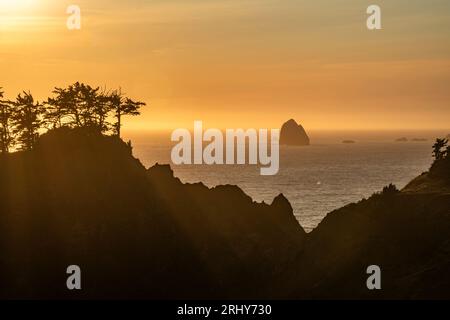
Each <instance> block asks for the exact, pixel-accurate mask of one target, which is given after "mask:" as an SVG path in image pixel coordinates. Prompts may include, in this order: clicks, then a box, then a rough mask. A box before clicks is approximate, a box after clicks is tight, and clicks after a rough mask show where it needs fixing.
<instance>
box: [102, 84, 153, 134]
mask: <svg viewBox="0 0 450 320" xmlns="http://www.w3.org/2000/svg"><path fill="white" fill-rule="evenodd" d="M109 98H110V101H111V109H112V110H113V112H114V117H115V118H116V122H115V123H114V133H115V134H116V135H117V136H119V137H120V129H121V127H122V116H138V115H140V114H141V113H140V108H141V107H143V106H145V105H146V104H145V103H144V102H140V101H134V100H132V99H130V98H127V97H125V96H124V94H123V93H122V91H121V90H120V89H119V90H116V91H114V92H113V93H112V94H111V95H110V96H109Z"/></svg>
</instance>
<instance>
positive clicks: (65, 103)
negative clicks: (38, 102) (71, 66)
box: [44, 86, 81, 128]
mask: <svg viewBox="0 0 450 320" xmlns="http://www.w3.org/2000/svg"><path fill="white" fill-rule="evenodd" d="M53 94H55V97H54V98H48V100H47V101H46V102H45V107H46V108H45V115H44V119H45V124H47V125H50V126H52V127H53V128H58V127H61V126H62V125H74V126H75V125H80V124H81V122H80V120H79V115H78V112H77V108H76V101H75V94H74V90H72V88H71V87H70V86H69V88H67V89H62V88H55V89H54V90H53Z"/></svg>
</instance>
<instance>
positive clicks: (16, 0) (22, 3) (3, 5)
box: [0, 0, 34, 13]
mask: <svg viewBox="0 0 450 320" xmlns="http://www.w3.org/2000/svg"><path fill="white" fill-rule="evenodd" d="M33 2H34V0H0V11H1V12H2V13H7V12H14V11H17V10H20V9H24V8H28V7H30V6H31V5H32V4H33Z"/></svg>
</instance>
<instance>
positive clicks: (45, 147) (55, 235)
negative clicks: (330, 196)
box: [0, 128, 305, 298]
mask: <svg viewBox="0 0 450 320" xmlns="http://www.w3.org/2000/svg"><path fill="white" fill-rule="evenodd" d="M0 194H1V195H2V201H1V202H0V248H1V252H2V255H1V257H0V276H1V277H2V279H1V281H0V282H1V283H2V285H1V286H0V296H1V297H6V298H10V297H23V298H48V297H66V298H72V297H74V298H92V297H94V298H104V297H113V298H120V297H126V298H131V297H134V298H169V297H172V298H175V297H176V298H180V297H186V298H196V297H197V298H214V297H249V296H252V297H253V296H254V297H264V296H267V295H270V294H272V289H271V287H272V281H273V280H272V279H274V278H275V277H276V276H277V275H280V274H283V273H284V272H285V269H286V266H288V265H290V263H292V261H294V260H295V259H296V258H297V256H298V255H299V254H300V252H301V249H302V245H303V242H304V239H305V232H304V231H303V229H302V228H301V227H300V225H299V224H298V222H297V221H296V219H295V217H294V216H293V213H292V208H291V206H290V204H289V202H288V201H287V200H286V199H285V198H284V197H283V196H282V195H280V196H279V197H277V198H276V199H275V200H274V201H273V203H272V205H268V204H260V203H255V202H253V200H252V199H251V198H250V197H249V196H247V195H246V194H245V193H244V192H242V190H240V189H239V188H238V187H235V186H220V187H217V188H213V189H208V188H207V187H205V186H204V185H203V184H193V185H188V184H182V183H181V182H180V181H179V180H178V179H176V178H174V177H173V174H172V171H171V169H170V167H169V166H159V165H156V166H155V167H153V168H150V169H149V170H148V171H147V170H146V169H145V168H144V167H143V166H142V165H141V164H140V162H139V161H138V160H136V159H134V158H133V157H132V156H131V150H130V147H129V146H127V145H126V144H125V143H124V142H122V141H121V140H120V139H118V138H116V137H105V136H102V135H100V134H98V133H96V132H93V131H89V130H86V129H77V130H70V129H64V128H63V129H58V130H57V131H53V132H50V133H48V134H45V135H43V136H42V137H41V138H40V140H39V142H38V144H37V145H36V147H35V149H34V150H33V151H30V152H20V153H15V154H11V155H7V156H5V157H2V158H0ZM71 264H77V265H79V266H80V267H81V269H82V271H83V290H82V291H80V292H69V291H68V290H67V289H66V287H65V281H66V280H65V279H66V277H67V275H66V273H65V271H66V268H67V266H69V265H71ZM262 279H264V280H262ZM273 294H275V295H276V293H275V292H273Z"/></svg>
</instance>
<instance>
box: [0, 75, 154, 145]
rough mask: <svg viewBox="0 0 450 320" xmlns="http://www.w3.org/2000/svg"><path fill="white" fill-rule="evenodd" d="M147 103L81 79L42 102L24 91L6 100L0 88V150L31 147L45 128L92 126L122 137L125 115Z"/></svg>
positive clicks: (137, 113) (135, 111)
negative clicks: (14, 97) (13, 98)
mask: <svg viewBox="0 0 450 320" xmlns="http://www.w3.org/2000/svg"><path fill="white" fill-rule="evenodd" d="M145 105H146V104H145V103H144V102H140V101H134V100H132V99H130V98H128V97H125V96H124V95H123V94H122V92H121V90H114V91H107V90H106V89H100V87H91V86H90V85H88V84H84V83H80V82H76V83H74V84H71V85H69V86H67V87H66V88H58V87H56V88H55V89H54V90H53V97H50V98H48V99H47V100H46V101H45V102H44V103H43V104H40V103H39V102H35V100H34V98H33V96H32V95H31V93H30V92H25V91H24V92H23V93H21V94H19V95H18V96H17V98H16V101H6V100H5V101H4V100H3V91H1V88H0V152H1V153H8V152H9V151H10V149H11V148H12V147H14V148H16V149H24V150H31V149H32V148H33V146H34V144H35V142H36V140H37V138H38V137H39V133H40V132H42V129H44V128H45V129H56V128H60V127H63V126H66V127H70V128H90V129H94V130H95V131H98V132H101V133H103V134H107V133H108V132H112V133H113V134H114V135H117V136H119V137H120V128H121V126H122V116H128V115H129V116H137V115H139V114H140V108H141V107H142V106H145Z"/></svg>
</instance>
